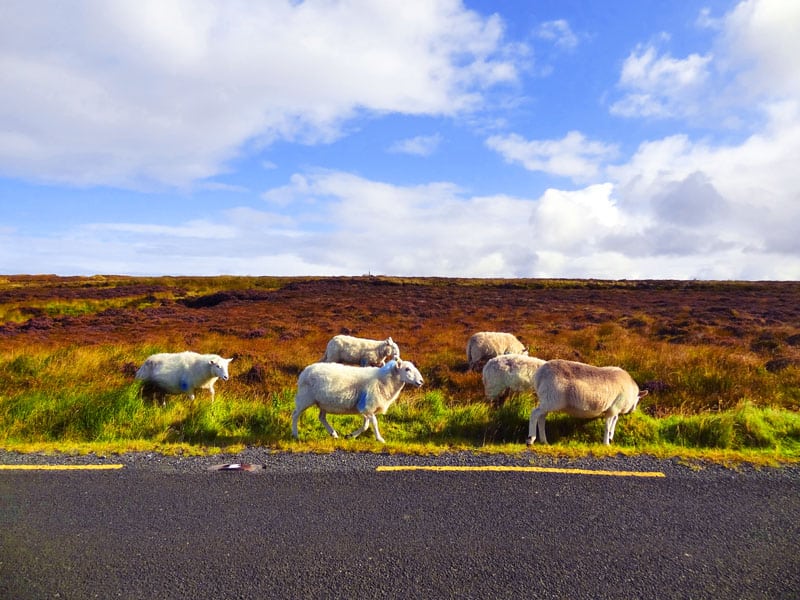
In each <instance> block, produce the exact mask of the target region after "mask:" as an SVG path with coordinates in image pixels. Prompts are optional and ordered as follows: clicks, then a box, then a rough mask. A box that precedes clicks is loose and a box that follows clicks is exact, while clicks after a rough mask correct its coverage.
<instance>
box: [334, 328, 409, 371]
mask: <svg viewBox="0 0 800 600" xmlns="http://www.w3.org/2000/svg"><path fill="white" fill-rule="evenodd" d="M392 359H395V360H399V359H400V348H398V347H397V344H395V343H394V340H392V338H386V339H385V340H370V339H366V338H357V337H353V336H351V335H335V336H333V337H332V338H331V340H330V341H329V342H328V346H327V347H326V348H325V354H324V355H323V356H322V359H321V362H337V363H350V364H354V365H361V366H362V367H365V366H371V367H381V366H383V365H384V364H386V361H387V360H392Z"/></svg>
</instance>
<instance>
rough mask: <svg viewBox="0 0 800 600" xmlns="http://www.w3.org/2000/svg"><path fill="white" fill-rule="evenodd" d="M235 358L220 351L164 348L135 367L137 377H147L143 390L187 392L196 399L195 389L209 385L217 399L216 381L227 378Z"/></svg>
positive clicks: (161, 392) (157, 392)
mask: <svg viewBox="0 0 800 600" xmlns="http://www.w3.org/2000/svg"><path fill="white" fill-rule="evenodd" d="M232 360H233V359H232V358H222V357H221V356H219V355H217V354H198V353H197V352H188V351H187V352H175V353H170V352H164V353H160V354H153V355H151V356H149V357H148V358H147V360H145V361H144V364H142V366H141V367H139V370H138V371H136V379H140V380H142V381H144V383H145V388H144V389H143V392H145V391H149V392H152V394H153V396H154V397H156V396H161V398H162V401H163V400H164V396H165V395H166V394H186V395H187V396H189V398H190V399H191V400H194V394H195V391H196V390H200V389H206V390H208V391H209V393H210V394H211V401H212V402H213V401H214V382H216V381H217V379H222V380H223V381H227V379H228V365H229V364H230V362H231V361H232Z"/></svg>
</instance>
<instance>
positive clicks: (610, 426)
mask: <svg viewBox="0 0 800 600" xmlns="http://www.w3.org/2000/svg"><path fill="white" fill-rule="evenodd" d="M617 419H619V415H613V416H611V417H606V431H605V435H604V436H603V443H604V444H605V445H606V446H608V445H609V444H610V443H611V440H613V439H614V429H616V427H617Z"/></svg>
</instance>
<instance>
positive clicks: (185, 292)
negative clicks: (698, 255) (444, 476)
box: [0, 276, 800, 391]
mask: <svg viewBox="0 0 800 600" xmlns="http://www.w3.org/2000/svg"><path fill="white" fill-rule="evenodd" d="M4 281H5V282H6V283H3V284H0V306H16V307H18V308H19V309H20V310H22V312H23V313H24V314H26V315H27V316H29V318H28V319H27V320H26V321H24V322H8V323H5V324H2V325H0V339H3V343H4V347H5V349H6V350H9V349H13V348H14V347H16V346H27V347H30V345H31V344H33V345H43V346H60V345H67V344H76V343H80V344H125V345H136V344H139V345H141V344H151V345H152V344H157V345H161V346H167V345H169V346H171V347H174V349H176V350H177V349H195V350H198V351H204V352H218V353H220V354H224V355H238V356H243V357H245V358H247V359H248V360H249V361H250V364H249V365H248V371H247V372H245V373H241V372H240V374H239V377H241V378H243V379H246V380H247V381H249V382H259V381H263V380H264V379H265V378H267V377H269V376H270V375H269V370H265V365H270V366H271V367H277V369H278V370H279V371H281V372H283V373H284V374H285V375H286V377H287V378H288V377H293V376H294V374H295V373H296V372H298V371H299V369H300V368H302V367H303V366H304V365H305V364H307V363H308V362H312V361H315V360H318V359H319V357H321V356H322V353H323V351H324V349H325V343H326V342H327V340H328V339H329V338H330V337H331V336H332V335H334V334H337V333H349V334H352V335H357V336H363V337H385V336H388V335H391V336H393V338H394V339H395V340H396V341H397V342H398V344H400V348H401V351H402V353H403V356H404V358H409V359H411V360H413V361H414V362H416V363H417V364H418V365H419V366H420V367H421V369H422V370H423V373H424V374H425V375H426V379H428V378H429V377H431V378H432V381H433V382H437V381H438V382H440V383H442V384H443V385H444V384H446V383H447V382H446V379H447V373H442V372H438V371H437V370H441V369H442V367H441V364H442V363H443V361H444V362H446V361H450V363H451V364H450V367H451V370H452V367H453V364H452V363H453V362H454V361H461V362H463V363H464V367H465V366H466V356H465V355H464V348H465V345H466V340H467V339H468V338H469V336H470V335H471V334H472V333H474V332H475V331H479V330H486V329H489V330H498V331H511V332H514V333H516V334H518V335H519V336H520V338H521V339H522V340H523V341H524V342H525V343H526V344H528V345H529V346H530V347H531V353H532V354H537V355H539V356H540V357H542V358H555V357H556V356H558V357H560V358H571V359H577V360H588V359H589V358H591V357H587V356H585V354H586V351H585V350H582V349H581V348H580V347H578V346H575V345H574V344H572V345H570V343H569V342H568V340H567V334H570V333H574V332H579V331H581V330H584V329H588V328H592V327H594V328H595V329H596V328H598V327H603V326H604V325H606V324H610V325H612V326H614V327H618V328H621V329H622V330H624V331H627V332H629V333H630V335H631V336H633V337H634V338H642V339H646V340H650V341H653V342H656V341H658V342H669V343H672V344H682V345H693V344H703V345H711V346H721V347H724V348H727V349H730V350H731V352H741V353H749V354H752V355H754V356H756V357H758V358H759V360H761V361H763V365H764V366H765V367H766V368H767V369H768V370H773V369H774V370H776V371H780V370H782V369H785V368H789V367H794V366H797V365H798V364H800V335H799V333H800V332H799V331H798V324H800V283H797V282H786V283H781V282H763V283H760V282H756V283H715V282H679V281H641V282H632V281H631V282H628V281H620V282H602V281H550V280H548V281H544V280H542V281H539V280H493V281H477V280H446V279H394V278H381V277H354V278H316V279H314V278H296V279H286V280H270V279H269V278H249V279H247V280H246V281H245V286H244V287H243V286H242V280H237V278H227V281H234V282H236V281H238V284H237V285H235V286H229V287H228V288H226V289H222V288H221V286H220V285H219V284H217V283H215V280H214V279H213V278H211V279H206V280H201V279H189V278H185V279H182V278H169V279H168V280H166V279H165V280H160V279H159V278H155V279H137V278H108V279H105V278H103V279H102V280H101V281H98V280H96V279H94V278H84V279H81V278H54V277H47V276H41V277H23V276H17V277H7V278H5V280H4ZM198 282H202V289H205V290H209V289H211V290H214V291H212V292H210V293H202V294H199V295H197V294H196V292H194V291H193V290H195V289H197V288H198ZM108 299H118V300H122V302H120V303H118V305H121V307H120V308H111V309H106V310H103V311H100V312H96V313H92V312H89V313H87V314H84V315H80V316H48V313H47V311H46V310H44V309H43V308H42V306H43V305H44V304H45V303H46V302H47V301H65V300H69V301H80V300H86V301H90V302H99V301H103V300H108ZM445 359H446V360H445ZM241 363H242V361H240V363H239V364H240V365H241ZM250 365H252V368H251V366H250ZM426 371H427V372H426ZM437 376H438V378H437ZM650 383H651V387H655V388H657V387H658V386H659V385H666V384H664V383H663V382H658V381H653V382H650ZM655 391H657V390H655Z"/></svg>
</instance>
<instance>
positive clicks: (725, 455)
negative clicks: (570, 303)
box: [0, 383, 800, 464]
mask: <svg viewBox="0 0 800 600" xmlns="http://www.w3.org/2000/svg"><path fill="white" fill-rule="evenodd" d="M293 401H294V390H293V389H284V390H281V391H280V392H278V393H275V394H269V395H267V396H266V397H262V398H255V397H235V396H233V395H231V394H226V393H220V394H219V395H218V398H217V400H216V401H215V402H214V403H213V404H211V403H210V402H209V399H208V396H207V395H205V394H201V395H199V396H198V397H197V398H196V399H195V400H193V401H190V400H188V399H186V398H182V397H170V399H169V400H168V402H167V403H166V405H165V406H161V405H158V404H153V403H152V402H150V401H149V400H144V399H143V398H142V397H141V394H140V393H139V386H138V384H136V383H129V384H126V385H122V386H120V387H117V388H115V389H111V390H108V391H107V392H105V393H101V394H91V393H88V392H86V391H81V390H80V389H69V390H63V391H57V392H56V391H53V392H47V391H42V390H33V391H29V392H21V393H19V394H17V395H16V396H15V397H13V398H6V399H3V401H2V402H0V447H2V448H4V449H6V450H16V451H22V452H31V451H37V452H42V451H44V452H55V451H59V452H68V453H87V452H95V453H100V454H108V453H123V452H131V451H156V452H163V453H166V454H177V453H179V454H186V455H188V454H206V453H218V452H223V451H224V452H236V451H237V450H239V449H241V448H243V447H245V446H249V445H258V446H264V447H268V448H272V449H274V450H280V451H313V452H327V451H332V450H334V449H347V450H353V451H367V452H394V453H409V454H437V453H441V452H445V451H453V450H470V451H478V452H506V453H517V452H523V451H526V447H525V445H524V440H525V437H526V435H527V430H528V417H529V414H530V410H531V408H532V407H533V406H534V405H535V398H534V397H533V396H531V395H529V394H522V395H520V396H518V397H515V398H512V399H510V400H509V401H508V402H507V403H506V404H505V405H504V406H501V407H499V408H493V407H491V406H489V405H488V404H486V403H484V402H471V403H467V404H460V403H458V402H454V401H452V399H449V398H447V397H446V396H445V395H444V394H443V393H442V392H441V391H439V390H433V391H428V392H422V391H411V392H406V393H405V394H404V396H403V397H401V400H400V401H399V402H398V403H397V404H396V405H395V406H393V407H392V408H391V409H390V412H389V414H387V415H385V416H382V417H380V418H379V424H380V428H381V432H382V433H383V435H384V437H385V438H386V439H387V440H388V443H387V444H386V445H383V444H379V443H377V442H376V441H375V440H374V436H373V434H372V433H371V432H367V433H365V434H363V435H362V436H361V437H360V438H358V439H356V440H348V439H338V440H334V439H332V438H330V437H329V436H328V434H327V432H325V430H324V429H323V428H322V425H321V424H320V423H319V421H318V420H317V412H316V409H313V408H312V409H310V410H308V411H307V412H306V413H304V415H303V416H302V418H301V420H300V424H299V429H300V438H301V439H300V441H294V440H293V439H292V438H291V431H290V430H291V412H292V410H293ZM329 420H330V422H331V424H332V425H333V426H334V427H335V428H336V429H337V430H338V431H339V433H340V435H344V434H346V433H349V432H350V431H352V430H354V429H355V428H356V427H357V426H358V425H359V423H360V420H359V418H358V417H355V416H337V415H333V416H330V418H329ZM546 427H547V435H548V439H549V440H550V442H551V445H550V446H544V445H540V444H537V445H536V446H534V448H533V451H534V452H537V453H545V454H556V455H561V456H581V455H586V454H593V455H597V456H603V455H608V454H616V453H623V454H635V453H647V454H652V455H655V456H660V457H671V456H678V457H685V458H698V459H700V458H703V459H706V460H715V461H722V462H741V461H747V462H753V463H759V464H778V463H781V462H797V461H800V415H798V414H797V413H796V412H793V411H788V410H784V409H776V408H758V407H755V406H753V405H752V404H749V403H747V402H744V403H742V404H741V405H740V406H738V407H736V408H735V409H732V410H726V411H721V412H717V413H704V414H699V415H670V416H668V417H664V418H655V417H651V416H648V415H646V414H644V413H643V412H640V411H637V412H635V413H632V414H630V415H625V416H623V417H621V418H620V422H619V424H618V426H617V432H616V439H615V441H614V443H613V445H612V446H610V447H608V448H606V447H604V446H603V445H602V444H601V443H600V440H601V439H602V431H603V421H602V420H601V419H595V420H589V421H585V420H580V419H573V418H569V417H566V416H563V415H558V414H553V415H549V416H548V418H547V425H546Z"/></svg>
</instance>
